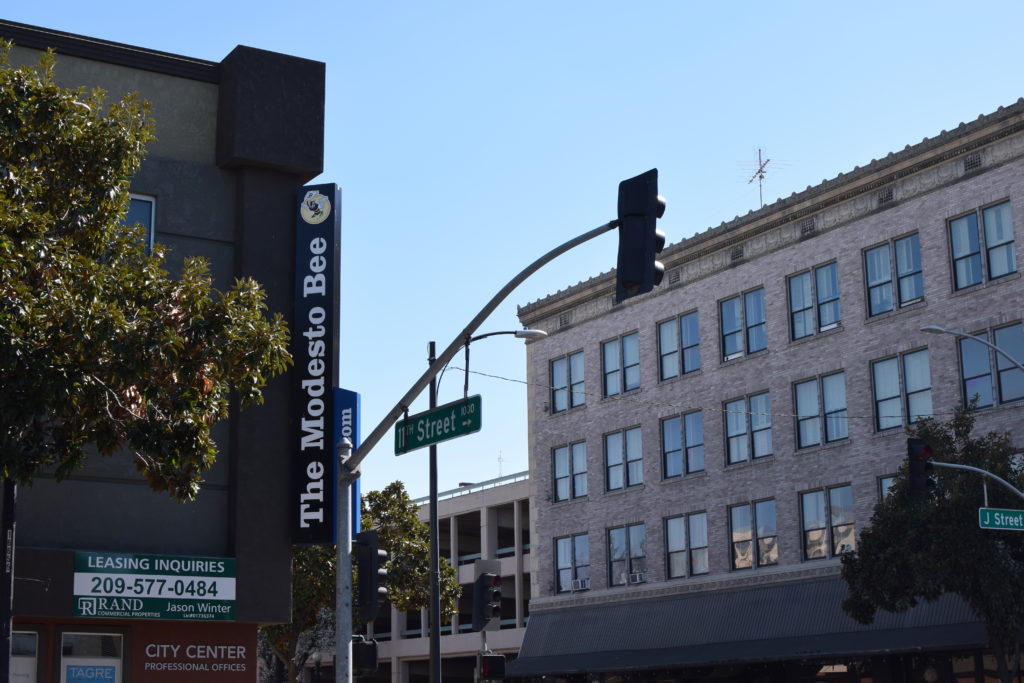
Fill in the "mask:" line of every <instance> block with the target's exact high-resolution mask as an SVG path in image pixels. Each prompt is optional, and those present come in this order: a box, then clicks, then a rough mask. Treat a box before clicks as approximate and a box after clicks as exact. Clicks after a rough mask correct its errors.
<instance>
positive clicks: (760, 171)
mask: <svg viewBox="0 0 1024 683" xmlns="http://www.w3.org/2000/svg"><path fill="white" fill-rule="evenodd" d="M761 151H762V150H761V148H760V147H758V148H757V170H756V171H754V175H752V176H750V180H748V181H747V185H749V184H751V183H752V182H754V180H757V198H758V200H759V201H760V202H761V207H762V208H763V207H764V176H765V173H766V172H767V171H768V162H769V161H771V159H763V160H762V156H761Z"/></svg>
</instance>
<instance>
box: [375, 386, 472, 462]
mask: <svg viewBox="0 0 1024 683" xmlns="http://www.w3.org/2000/svg"><path fill="white" fill-rule="evenodd" d="M479 431H480V394H477V395H476V396H470V397H469V398H463V399H459V400H458V401H452V402H451V403H446V404H444V405H443V406H438V407H437V408H434V409H432V410H428V411H427V412H425V413H420V414H418V415H413V416H411V417H409V418H406V419H405V420H400V421H399V422H398V423H397V424H396V425H395V455H402V454H403V453H408V452H409V451H414V450H416V449H417V448H423V447H424V446H430V445H431V444H435V443H440V442H441V441H447V440H448V439H455V438H457V437H460V436H465V435H467V434H472V433H473V432H479Z"/></svg>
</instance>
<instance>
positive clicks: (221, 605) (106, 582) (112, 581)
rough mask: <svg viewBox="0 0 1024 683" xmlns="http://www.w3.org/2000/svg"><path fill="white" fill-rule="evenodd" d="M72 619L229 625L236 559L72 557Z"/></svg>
mask: <svg viewBox="0 0 1024 683" xmlns="http://www.w3.org/2000/svg"><path fill="white" fill-rule="evenodd" d="M74 615H75V616H76V617H96V618H108V619H188V620H193V621H233V620H234V618H235V560H234V559H232V558H225V557H173V556H165V555H132V554H126V553H90V552H76V553H75V576H74Z"/></svg>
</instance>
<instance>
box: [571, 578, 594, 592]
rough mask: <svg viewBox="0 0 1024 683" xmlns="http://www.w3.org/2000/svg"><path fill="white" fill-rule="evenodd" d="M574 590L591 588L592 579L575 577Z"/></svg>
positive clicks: (573, 581)
mask: <svg viewBox="0 0 1024 683" xmlns="http://www.w3.org/2000/svg"><path fill="white" fill-rule="evenodd" d="M572 590H573V591H574V592H575V591H585V590H590V579H573V580H572Z"/></svg>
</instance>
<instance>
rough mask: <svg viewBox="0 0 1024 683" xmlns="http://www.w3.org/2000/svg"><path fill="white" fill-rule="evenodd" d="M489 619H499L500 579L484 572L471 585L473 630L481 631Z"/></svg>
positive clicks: (495, 575)
mask: <svg viewBox="0 0 1024 683" xmlns="http://www.w3.org/2000/svg"><path fill="white" fill-rule="evenodd" d="M491 619H501V577H500V576H498V575H497V574H494V573H491V572H484V573H483V574H481V575H480V576H478V577H476V581H475V582H474V583H473V630H474V631H482V630H483V628H484V627H485V626H487V623H488V622H489V621H490V620H491Z"/></svg>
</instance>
